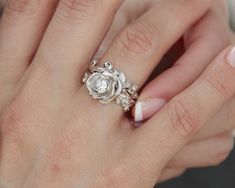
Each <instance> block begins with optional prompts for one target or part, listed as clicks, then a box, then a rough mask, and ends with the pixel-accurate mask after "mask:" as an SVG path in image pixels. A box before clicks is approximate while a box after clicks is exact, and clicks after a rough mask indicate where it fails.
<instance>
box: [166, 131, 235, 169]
mask: <svg viewBox="0 0 235 188" xmlns="http://www.w3.org/2000/svg"><path fill="white" fill-rule="evenodd" d="M233 147H234V137H233V135H232V134H231V133H226V134H222V135H219V136H215V137H212V138H209V139H206V140H201V141H197V142H192V143H189V144H188V145H187V146H185V147H184V148H183V149H182V150H181V151H180V152H178V154H177V155H176V156H175V157H174V158H173V159H172V160H171V161H170V163H169V164H168V165H167V166H168V167H170V168H182V167H184V168H198V167H208V166H217V165H218V164H220V163H221V162H223V161H224V160H225V159H226V158H227V157H228V155H229V154H230V152H231V151H232V149H233Z"/></svg>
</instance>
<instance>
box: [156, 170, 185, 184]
mask: <svg viewBox="0 0 235 188" xmlns="http://www.w3.org/2000/svg"><path fill="white" fill-rule="evenodd" d="M185 171H186V169H185V168H166V169H164V170H163V172H162V174H161V176H160V178H159V180H158V183H161V182H164V181H167V180H170V179H173V178H177V177H180V176H181V175H183V173H184V172H185Z"/></svg>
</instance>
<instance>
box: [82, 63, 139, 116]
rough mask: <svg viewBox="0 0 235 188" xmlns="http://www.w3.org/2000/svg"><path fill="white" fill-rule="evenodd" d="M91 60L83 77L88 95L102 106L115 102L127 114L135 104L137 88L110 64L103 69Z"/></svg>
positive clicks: (106, 64)
mask: <svg viewBox="0 0 235 188" xmlns="http://www.w3.org/2000/svg"><path fill="white" fill-rule="evenodd" d="M97 64H98V61H96V60H93V61H92V62H91V65H90V67H89V70H88V72H86V73H85V75H84V77H83V83H85V85H86V87H87V89H88V91H89V93H90V95H91V96H92V97H93V98H94V99H96V100H98V101H99V102H100V103H102V104H109V103H111V102H113V101H115V102H116V103H117V104H120V105H121V106H122V107H123V109H124V111H125V112H127V111H129V110H130V108H131V107H132V106H133V105H134V104H135V103H136V100H137V98H138V86H137V85H136V84H134V83H132V82H130V81H128V80H127V79H126V76H125V75H124V73H123V72H121V71H119V70H115V69H114V68H113V66H112V64H111V63H110V62H106V63H104V66H103V67H100V66H98V65H97Z"/></svg>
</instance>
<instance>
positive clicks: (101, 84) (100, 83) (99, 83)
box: [95, 78, 109, 93]
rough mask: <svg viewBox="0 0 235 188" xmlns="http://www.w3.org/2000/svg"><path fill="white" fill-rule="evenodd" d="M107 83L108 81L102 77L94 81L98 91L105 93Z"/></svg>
mask: <svg viewBox="0 0 235 188" xmlns="http://www.w3.org/2000/svg"><path fill="white" fill-rule="evenodd" d="M108 85H109V84H108V81H107V80H106V79H104V78H99V79H98V80H96V83H95V86H96V89H97V92H98V93H105V92H106V91H107V88H108Z"/></svg>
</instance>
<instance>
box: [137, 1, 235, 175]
mask: <svg viewBox="0 0 235 188" xmlns="http://www.w3.org/2000/svg"><path fill="white" fill-rule="evenodd" d="M227 10H228V8H227V4H226V1H215V2H214V4H213V5H212V7H211V8H210V10H209V11H208V12H207V14H205V16H204V17H203V18H202V19H201V20H200V22H198V23H197V24H196V25H194V26H193V27H192V28H190V30H189V31H188V32H187V33H186V35H185V37H184V44H185V46H186V50H185V52H183V55H182V56H181V57H180V58H179V59H178V55H177V54H179V52H178V51H179V49H183V48H182V47H180V46H179V45H178V46H176V47H175V49H176V51H172V50H171V52H170V53H169V55H168V56H171V57H170V58H169V57H168V56H167V57H168V59H170V60H171V61H172V62H173V61H177V62H176V64H175V65H174V66H173V67H172V68H170V69H168V70H167V71H165V72H163V73H162V74H161V75H160V76H158V77H157V78H156V79H154V80H153V81H152V82H150V83H149V84H148V85H147V86H146V87H145V88H144V89H143V92H142V94H141V96H140V102H142V103H141V106H144V108H143V112H142V113H143V114H142V115H141V117H143V118H144V119H146V118H149V117H151V116H152V115H153V114H155V113H157V112H158V111H159V109H160V108H161V107H162V106H163V105H164V104H165V103H166V101H167V100H169V99H170V98H172V97H174V96H175V95H176V94H177V93H179V92H180V91H182V90H183V89H185V88H186V87H188V85H189V84H190V83H191V82H193V81H194V80H195V79H196V78H197V77H198V76H199V75H200V74H201V72H202V71H204V68H205V67H206V66H207V65H208V64H209V63H210V61H211V59H212V58H214V57H215V56H217V54H218V52H219V51H220V50H222V49H223V48H224V47H225V46H227V45H231V44H232V43H233V42H234V38H235V37H234V34H233V33H232V32H231V30H230V27H229V26H228V11H227ZM179 44H181V43H179ZM174 57H175V58H177V59H178V60H177V59H173V60H172V58H174ZM166 59H167V58H166ZM151 99H153V100H151ZM147 105H148V106H147ZM137 106H140V103H139V104H137ZM234 114H235V98H233V99H231V100H230V101H229V102H228V103H227V104H225V105H224V106H223V108H221V109H220V111H219V112H218V113H217V114H216V115H215V116H214V117H213V118H211V120H210V121H209V122H208V123H207V125H206V126H205V128H204V129H203V130H202V131H200V133H199V134H198V135H197V136H195V138H194V139H193V141H192V142H191V143H189V144H188V145H187V147H185V148H184V149H183V150H182V151H181V152H179V154H178V155H177V156H176V157H175V158H174V159H173V160H172V161H171V163H169V165H168V167H167V169H166V172H169V173H164V175H163V176H164V177H167V178H168V177H173V176H175V175H180V174H181V173H182V172H184V171H185V169H187V168H191V167H194V168H195V167H206V166H214V165H218V164H219V163H221V162H222V161H224V160H225V159H226V158H227V156H228V155H229V153H230V151H231V148H233V142H234V141H233V135H232V134H231V133H232V131H233V129H235V118H234V117H235V116H234ZM137 115H138V114H137ZM138 116H139V115H138ZM136 118H137V119H139V117H136ZM186 156H187V157H186ZM194 156H196V157H194ZM171 174H172V175H171ZM163 179H166V178H163Z"/></svg>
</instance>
